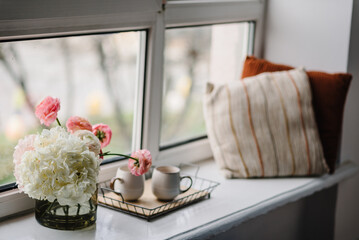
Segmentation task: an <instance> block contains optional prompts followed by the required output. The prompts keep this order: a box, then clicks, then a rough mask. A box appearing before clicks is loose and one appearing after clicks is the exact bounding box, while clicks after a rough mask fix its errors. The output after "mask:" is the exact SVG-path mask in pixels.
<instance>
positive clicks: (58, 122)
mask: <svg viewBox="0 0 359 240" xmlns="http://www.w3.org/2000/svg"><path fill="white" fill-rule="evenodd" d="M56 121H57V124H59V126H60V127H61V123H60V121H59V119H58V118H56Z"/></svg>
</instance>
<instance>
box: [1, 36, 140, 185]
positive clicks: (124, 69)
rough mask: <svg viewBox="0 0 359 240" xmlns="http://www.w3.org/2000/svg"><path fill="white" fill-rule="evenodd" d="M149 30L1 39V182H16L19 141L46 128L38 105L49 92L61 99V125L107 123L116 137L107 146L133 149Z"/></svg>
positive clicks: (107, 148) (120, 150)
mask: <svg viewBox="0 0 359 240" xmlns="http://www.w3.org/2000/svg"><path fill="white" fill-rule="evenodd" d="M144 34H145V32H144V31H133V32H121V33H111V34H99V35H86V36H72V37H60V38H49V39H39V40H26V41H14V42H2V43H0V78H1V80H0V84H1V86H0V106H1V111H0V185H3V184H6V183H11V182H14V177H13V174H12V171H13V164H12V161H13V158H12V154H13V151H14V147H15V146H16V144H17V142H18V140H19V139H20V138H22V137H24V136H25V135H28V134H30V133H36V132H39V131H41V129H42V128H44V126H40V124H39V120H38V119H37V118H36V117H35V115H34V108H35V106H36V105H37V104H38V103H39V102H40V101H41V100H42V99H43V98H45V97H46V96H53V97H57V98H59V99H60V101H61V111H60V112H59V119H60V121H61V122H62V125H65V124H66V120H67V119H68V118H69V117H70V116H73V115H77V116H82V117H85V118H87V119H88V120H89V121H90V122H91V123H92V124H96V123H105V124H108V125H109V126H110V127H111V129H112V131H113V137H112V141H111V144H110V145H109V146H108V147H106V148H105V149H104V150H105V151H113V152H123V153H129V152H130V151H131V143H132V126H133V118H134V109H135V106H134V104H135V99H134V97H135V96H136V94H135V92H136V89H135V86H136V81H139V79H137V78H138V76H139V74H138V69H139V66H137V65H138V63H139V62H140V61H139V58H140V57H142V56H140V48H141V46H140V44H141V41H140V38H141V36H142V37H143V36H144ZM141 67H143V66H141ZM54 124H55V123H53V125H52V126H55V125H54Z"/></svg>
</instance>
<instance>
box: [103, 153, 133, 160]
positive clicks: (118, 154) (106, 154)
mask: <svg viewBox="0 0 359 240" xmlns="http://www.w3.org/2000/svg"><path fill="white" fill-rule="evenodd" d="M100 155H101V156H121V157H126V158H131V159H133V160H135V161H136V162H138V159H137V158H133V157H131V156H128V155H124V154H120V153H109V152H105V153H102V154H100Z"/></svg>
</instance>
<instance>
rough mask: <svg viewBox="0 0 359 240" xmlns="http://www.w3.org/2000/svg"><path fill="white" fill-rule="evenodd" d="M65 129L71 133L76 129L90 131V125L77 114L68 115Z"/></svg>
mask: <svg viewBox="0 0 359 240" xmlns="http://www.w3.org/2000/svg"><path fill="white" fill-rule="evenodd" d="M66 127H67V131H68V132H70V133H71V134H73V133H74V132H76V131H78V130H88V131H90V132H92V125H91V123H90V122H89V121H88V120H87V119H86V118H82V117H78V116H72V117H70V118H69V119H68V120H67V122H66Z"/></svg>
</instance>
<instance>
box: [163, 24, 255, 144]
mask: <svg viewBox="0 0 359 240" xmlns="http://www.w3.org/2000/svg"><path fill="white" fill-rule="evenodd" d="M248 39H249V23H248V22H242V23H229V24H216V25H211V26H198V27H184V28H172V29H166V32H165V53H164V54H165V61H164V89H163V98H162V99H163V101H162V121H161V141H160V145H161V146H165V145H168V144H175V143H178V142H181V141H186V140H190V139H192V138H197V137H201V136H205V135H206V127H205V122H204V119H203V109H202V98H203V94H204V91H205V84H206V82H208V81H210V82H214V83H225V82H227V81H235V80H238V79H240V75H241V73H242V65H243V62H244V59H245V57H246V55H247V53H248Z"/></svg>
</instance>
